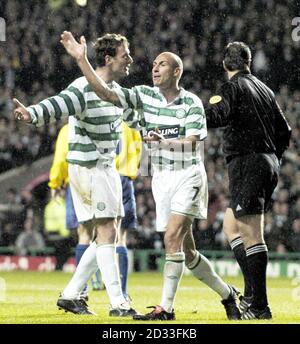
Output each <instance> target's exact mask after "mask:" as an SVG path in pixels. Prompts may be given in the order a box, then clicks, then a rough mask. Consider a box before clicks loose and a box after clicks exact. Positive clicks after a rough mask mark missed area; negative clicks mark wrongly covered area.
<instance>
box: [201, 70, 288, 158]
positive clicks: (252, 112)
mask: <svg viewBox="0 0 300 344" xmlns="http://www.w3.org/2000/svg"><path fill="white" fill-rule="evenodd" d="M209 102H210V105H209V106H208V107H207V108H206V109H205V112H206V119H207V127H208V128H217V127H225V130H224V134H223V141H224V142H223V152H224V154H225V157H226V158H227V159H226V160H230V158H232V157H234V156H240V155H246V154H250V153H254V152H255V153H275V154H276V155H277V157H278V158H279V159H280V158H281V156H282V154H283V152H284V150H285V149H286V148H287V147H288V146H289V140H290V136H291V128H290V127H289V125H288V123H287V121H286V119H285V117H284V115H283V113H282V111H281V109H280V107H279V105H278V104H277V102H276V100H275V96H274V93H273V91H271V90H270V88H268V87H267V86H266V85H265V84H264V83H263V82H261V81H260V80H258V79H257V78H256V77H255V76H253V75H252V74H251V73H250V72H249V71H247V70H245V71H239V72H238V73H237V74H235V75H234V76H233V77H232V78H231V79H230V80H229V81H227V82H225V83H224V84H223V85H222V86H221V88H220V90H219V92H218V93H217V95H216V96H213V97H211V98H210V101H209Z"/></svg>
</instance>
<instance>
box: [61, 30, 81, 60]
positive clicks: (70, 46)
mask: <svg viewBox="0 0 300 344" xmlns="http://www.w3.org/2000/svg"><path fill="white" fill-rule="evenodd" d="M60 37H61V40H60V43H61V44H62V45H63V46H64V47H65V49H66V50H67V53H68V54H69V55H71V56H72V57H73V58H74V59H75V60H76V61H80V60H82V59H84V58H85V57H86V41H85V38H84V36H81V37H80V42H77V41H76V39H75V38H74V36H73V35H72V33H71V32H69V31H64V32H63V33H62V34H61V35H60Z"/></svg>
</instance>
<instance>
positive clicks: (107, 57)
mask: <svg viewBox="0 0 300 344" xmlns="http://www.w3.org/2000/svg"><path fill="white" fill-rule="evenodd" d="M104 59H105V66H108V65H110V63H111V59H112V57H111V56H110V55H105V57H104Z"/></svg>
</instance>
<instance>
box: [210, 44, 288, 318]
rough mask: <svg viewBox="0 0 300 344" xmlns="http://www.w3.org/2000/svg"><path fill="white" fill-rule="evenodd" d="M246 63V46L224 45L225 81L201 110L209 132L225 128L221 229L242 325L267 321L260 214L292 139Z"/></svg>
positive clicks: (248, 56) (269, 94) (265, 256)
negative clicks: (238, 274) (239, 289)
mask: <svg viewBox="0 0 300 344" xmlns="http://www.w3.org/2000/svg"><path fill="white" fill-rule="evenodd" d="M250 64H251V51H250V49H249V47H248V46H247V45H246V44H244V43H242V42H233V43H229V44H228V45H227V47H226V49H225V54H224V60H223V66H224V69H225V71H226V74H227V77H228V81H227V82H225V83H224V84H223V85H222V86H221V88H220V90H219V92H218V93H217V95H215V96H213V97H211V98H210V100H209V103H210V104H209V106H208V107H207V108H206V109H205V112H206V118H207V127H208V128H218V127H225V129H224V133H223V152H224V154H225V158H226V163H227V166H228V175H229V193H230V197H231V200H230V204H229V207H228V208H227V210H226V213H225V218H224V224H223V227H224V232H225V234H226V235H227V238H228V240H229V242H230V245H231V248H232V249H233V251H234V254H235V257H236V259H237V261H238V263H239V265H240V267H241V270H242V272H243V275H244V281H245V291H244V296H242V297H241V298H240V300H241V303H240V308H241V311H242V319H246V320H247V319H249V320H250V319H272V313H271V310H270V308H269V306H268V298H267V289H266V269H267V263H268V249H267V246H266V244H265V241H264V234H263V231H264V213H265V212H266V211H267V210H268V207H269V206H270V200H271V195H272V193H273V191H274V189H275V187H276V185H277V182H278V174H279V167H280V160H281V157H282V154H283V152H284V151H285V150H286V149H287V147H288V146H289V140H290V136H291V129H290V127H289V125H288V123H287V121H286V119H285V117H284V115H283V113H282V111H281V109H280V107H279V105H278V104H277V102H276V100H275V97H274V93H273V92H272V91H271V90H270V89H269V88H268V87H267V86H266V85H265V84H264V83H263V82H261V81H260V80H258V79H257V78H256V77H255V76H253V75H252V74H251V72H250Z"/></svg>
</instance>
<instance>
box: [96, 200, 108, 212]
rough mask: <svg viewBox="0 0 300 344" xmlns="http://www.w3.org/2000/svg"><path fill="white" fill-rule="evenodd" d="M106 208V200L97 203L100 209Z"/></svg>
mask: <svg viewBox="0 0 300 344" xmlns="http://www.w3.org/2000/svg"><path fill="white" fill-rule="evenodd" d="M105 208H106V205H105V203H104V202H98V203H97V209H98V210H100V211H103V210H104V209H105Z"/></svg>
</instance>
